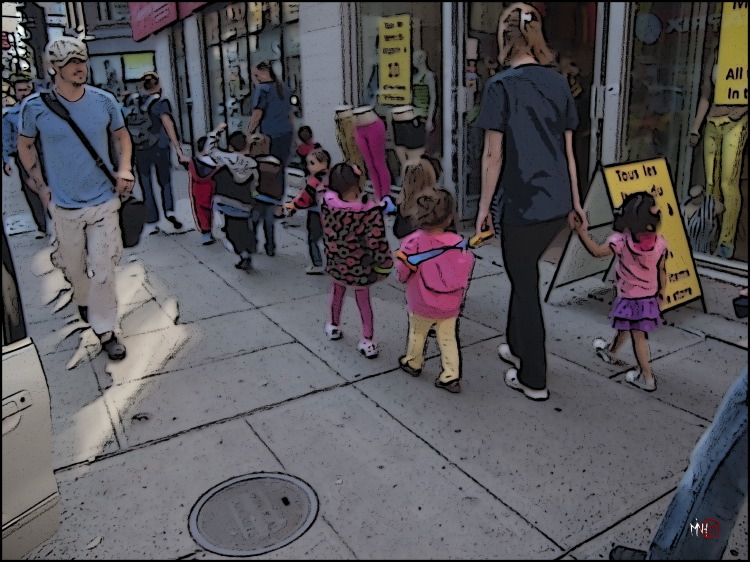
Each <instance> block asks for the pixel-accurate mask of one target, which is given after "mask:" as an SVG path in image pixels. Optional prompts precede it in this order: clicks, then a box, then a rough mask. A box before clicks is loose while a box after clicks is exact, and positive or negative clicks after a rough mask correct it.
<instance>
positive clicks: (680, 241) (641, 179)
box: [604, 158, 705, 312]
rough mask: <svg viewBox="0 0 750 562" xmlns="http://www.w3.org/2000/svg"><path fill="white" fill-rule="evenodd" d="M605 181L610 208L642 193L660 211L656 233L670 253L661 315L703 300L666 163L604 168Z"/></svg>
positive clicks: (654, 162) (649, 161) (621, 165)
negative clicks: (643, 192) (660, 236)
mask: <svg viewBox="0 0 750 562" xmlns="http://www.w3.org/2000/svg"><path fill="white" fill-rule="evenodd" d="M604 178H605V180H606V182H607V191H608V193H609V198H610V202H611V203H612V207H613V208H616V207H619V206H621V205H622V202H623V200H624V199H625V197H627V196H628V195H630V194H632V193H637V192H639V191H645V192H647V193H650V194H651V195H652V196H653V197H654V199H655V200H656V205H657V207H659V210H660V211H661V224H660V225H659V229H658V232H659V234H661V235H662V236H663V237H664V239H665V240H666V242H667V248H668V252H669V253H668V257H667V261H666V269H667V286H666V289H665V291H664V295H665V299H664V301H663V302H662V303H661V310H662V312H665V311H667V310H670V309H672V308H675V307H678V306H680V305H683V304H687V303H688V302H691V301H694V300H697V299H702V297H703V293H702V290H701V285H700V279H699V278H698V275H697V273H696V270H695V262H694V261H693V254H692V252H691V250H690V243H689V242H688V236H687V232H686V231H685V225H684V224H683V222H682V216H681V215H680V208H679V206H678V204H677V198H676V197H675V191H674V186H673V185H672V179H671V176H670V174H669V168H668V166H667V161H666V159H665V158H655V159H653V160H643V161H640V162H630V163H627V164H612V165H610V166H604ZM704 308H705V305H704Z"/></svg>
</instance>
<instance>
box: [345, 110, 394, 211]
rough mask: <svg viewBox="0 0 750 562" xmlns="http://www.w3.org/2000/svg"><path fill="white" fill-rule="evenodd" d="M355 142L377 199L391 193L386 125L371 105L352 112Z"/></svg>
mask: <svg viewBox="0 0 750 562" xmlns="http://www.w3.org/2000/svg"><path fill="white" fill-rule="evenodd" d="M352 115H353V116H354V140H355V142H356V143H357V147H358V148H359V153H360V154H361V155H362V158H364V161H365V165H366V166H367V172H368V176H369V177H370V179H371V180H372V185H373V191H374V193H375V199H376V200H377V201H380V200H381V199H382V198H383V197H385V196H386V195H390V193H391V174H390V172H389V171H388V165H387V163H386V158H385V123H383V120H382V119H381V118H380V116H379V115H378V114H377V113H375V110H374V109H373V108H372V106H370V105H363V106H361V107H358V108H356V109H354V110H352Z"/></svg>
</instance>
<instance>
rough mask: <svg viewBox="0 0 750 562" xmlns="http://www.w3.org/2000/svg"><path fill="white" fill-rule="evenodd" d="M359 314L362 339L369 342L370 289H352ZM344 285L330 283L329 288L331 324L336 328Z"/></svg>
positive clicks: (370, 318) (371, 326)
mask: <svg viewBox="0 0 750 562" xmlns="http://www.w3.org/2000/svg"><path fill="white" fill-rule="evenodd" d="M353 289H354V297H355V299H356V300H357V306H358V307H359V314H360V316H361V317H362V337H364V338H365V339H368V340H371V339H372V336H373V318H372V306H371V305H370V288H369V287H353ZM345 295H346V285H342V284H340V283H335V282H334V283H332V286H331V324H333V325H334V326H338V325H339V322H340V321H341V308H342V307H343V305H344V296H345Z"/></svg>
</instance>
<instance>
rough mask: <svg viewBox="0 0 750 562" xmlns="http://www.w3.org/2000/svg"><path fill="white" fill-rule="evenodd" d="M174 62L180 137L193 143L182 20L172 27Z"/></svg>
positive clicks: (186, 141)
mask: <svg viewBox="0 0 750 562" xmlns="http://www.w3.org/2000/svg"><path fill="white" fill-rule="evenodd" d="M173 37H174V46H173V49H174V51H173V52H174V62H175V75H176V77H177V107H178V109H179V124H180V138H181V139H182V142H184V143H187V144H192V143H193V131H192V128H191V127H190V107H189V106H188V103H187V100H188V99H190V81H189V80H188V76H187V61H186V60H185V53H186V50H185V34H184V28H183V24H182V22H180V23H179V24H177V25H175V27H174V34H173Z"/></svg>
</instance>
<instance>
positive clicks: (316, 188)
mask: <svg viewBox="0 0 750 562" xmlns="http://www.w3.org/2000/svg"><path fill="white" fill-rule="evenodd" d="M330 166H331V155H330V154H328V152H326V151H325V150H323V149H322V148H320V147H318V148H316V149H315V150H313V151H312V152H310V153H309V154H308V155H307V158H306V167H307V173H308V175H307V179H306V182H305V187H304V189H302V190H301V191H300V192H299V194H298V195H297V197H295V198H294V199H293V200H292V201H290V202H289V203H287V204H286V205H285V207H286V208H287V210H288V212H289V215H290V216H291V215H293V214H294V213H295V212H296V211H297V210H298V209H307V244H308V246H309V248H310V260H312V265H311V266H310V267H308V268H307V269H306V270H305V273H307V274H308V275H321V274H322V273H324V269H323V256H322V254H321V253H320V247H319V246H318V244H319V243H320V242H321V241H322V240H323V223H322V222H321V219H320V207H319V206H318V203H319V200H320V198H321V197H322V196H323V193H324V192H325V190H326V188H327V187H328V181H329V175H328V174H329V173H330V170H329V168H330Z"/></svg>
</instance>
